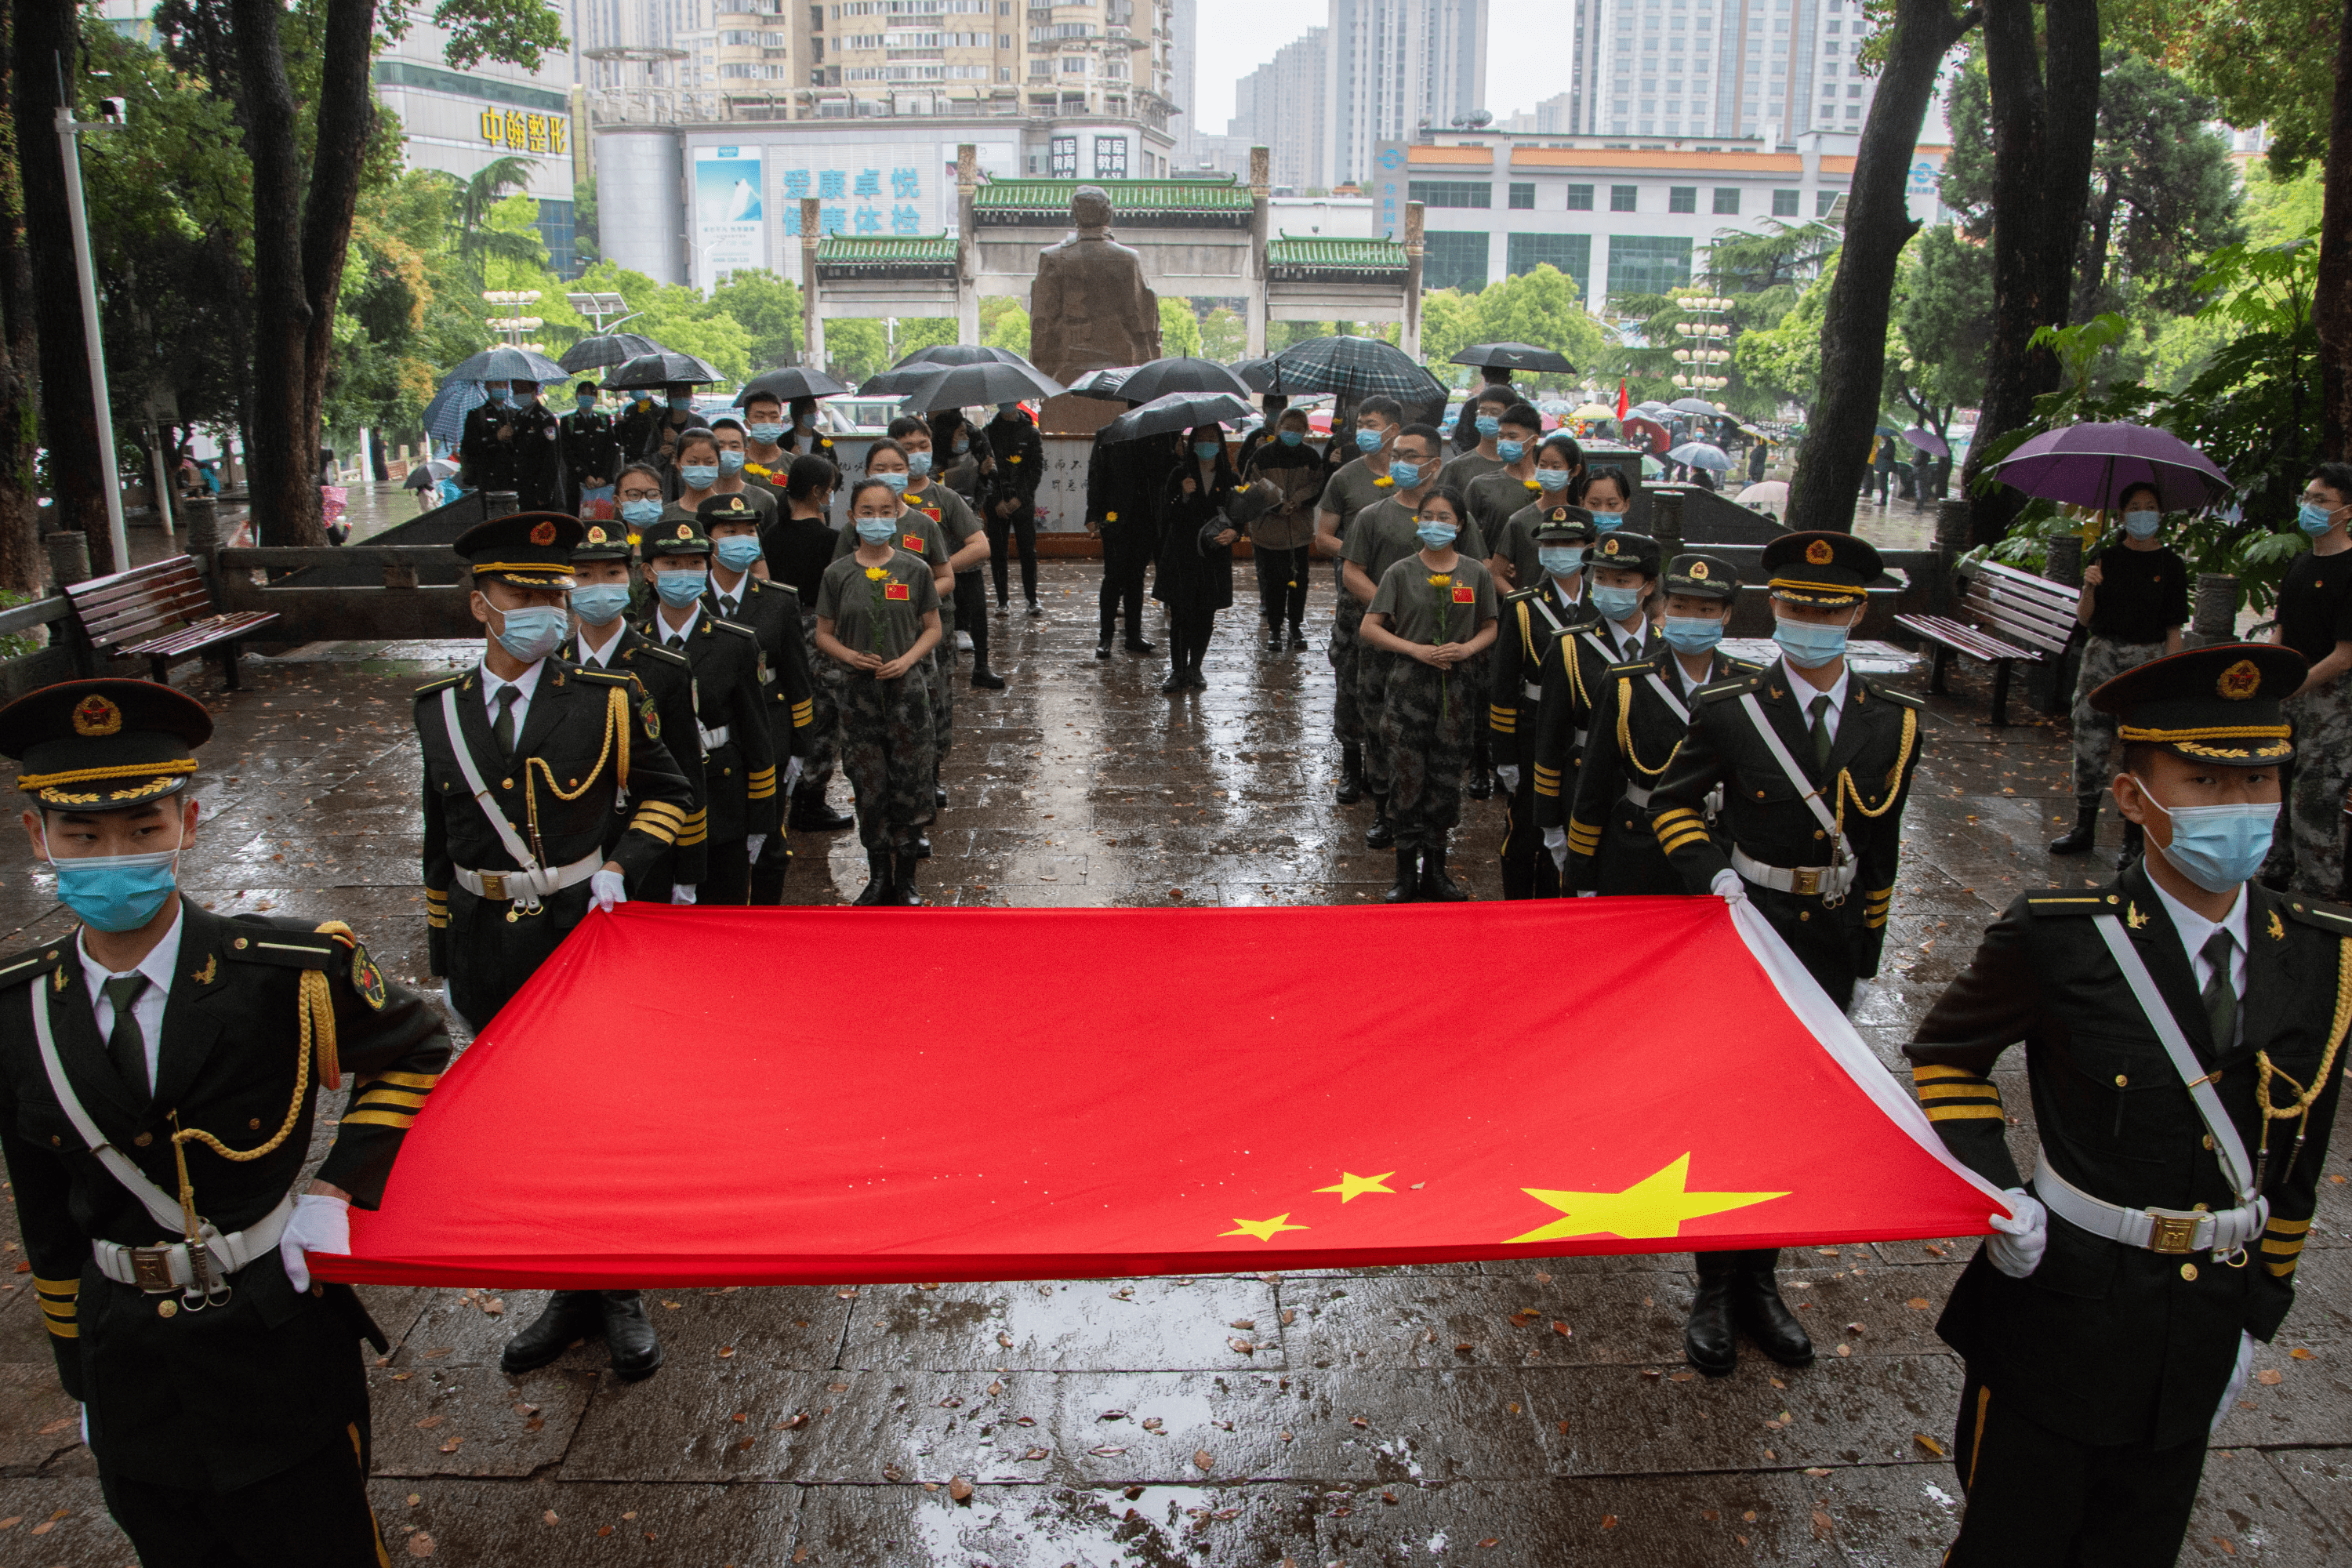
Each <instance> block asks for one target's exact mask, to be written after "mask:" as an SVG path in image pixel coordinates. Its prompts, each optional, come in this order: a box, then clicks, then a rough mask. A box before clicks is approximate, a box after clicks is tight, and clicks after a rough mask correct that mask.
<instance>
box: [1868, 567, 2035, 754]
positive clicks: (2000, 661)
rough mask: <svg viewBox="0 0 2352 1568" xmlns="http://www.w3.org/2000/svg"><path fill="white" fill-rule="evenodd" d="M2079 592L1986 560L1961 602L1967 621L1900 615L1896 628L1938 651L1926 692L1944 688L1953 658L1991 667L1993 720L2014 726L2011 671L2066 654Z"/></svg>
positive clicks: (1944, 617)
mask: <svg viewBox="0 0 2352 1568" xmlns="http://www.w3.org/2000/svg"><path fill="white" fill-rule="evenodd" d="M2079 596H2080V594H2079V590H2076V589H2074V588H2069V587H2068V586H2066V584H2063V583H2053V582H2052V581H2051V580H2050V579H2049V578H2047V577H2037V576H2035V575H2034V574H2032V573H2031V572H2020V571H2019V570H2017V568H2015V567H2014V566H2003V565H2001V564H2000V563H1999V562H1996V561H1987V562H1985V563H1982V564H1981V565H1979V566H1978V567H1977V569H1976V572H1975V574H1973V575H1972V576H1970V577H1969V591H1968V594H1967V595H1966V597H1964V598H1963V599H1962V600H1961V601H1960V614H1961V616H1964V617H1965V618H1964V619H1960V620H1954V619H1952V618H1951V617H1949V616H1895V625H1896V626H1901V627H1902V628H1903V629H1904V630H1905V631H1907V632H1909V633H1911V634H1912V635H1913V636H1914V637H1917V638H1918V639H1919V640H1920V641H1922V642H1924V643H1927V644H1928V645H1929V646H1931V647H1933V648H1934V649H1935V650H1936V652H1935V659H1934V662H1933V664H1932V665H1931V667H1930V668H1929V670H1928V675H1927V689H1928V690H1930V691H1934V692H1941V691H1942V690H1943V689H1944V671H1945V668H1946V666H1947V665H1948V663H1949V662H1950V659H1951V656H1952V655H1954V654H1956V653H1958V654H1965V655H1967V656H1968V657H1969V658H1975V659H1982V660H1983V661H1984V662H1985V663H1987V664H1990V665H1991V666H1992V721H1993V722H1994V723H1995V724H2006V723H2008V722H2009V669H2010V666H2011V665H2012V664H2020V663H2022V664H2039V663H2040V662H2041V661H2042V659H2043V658H2053V659H2054V658H2059V657H2060V656H2061V655H2063V653H2064V652H2065V651H2066V642H2067V639H2068V638H2069V637H2072V636H2073V635H2074V605H2075V602H2076V600H2077V599H2078V597H2079Z"/></svg>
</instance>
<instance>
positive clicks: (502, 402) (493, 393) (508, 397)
mask: <svg viewBox="0 0 2352 1568" xmlns="http://www.w3.org/2000/svg"><path fill="white" fill-rule="evenodd" d="M488 392H489V395H490V401H491V402H492V403H495V404H497V405H499V407H501V408H504V407H505V406H506V405H508V404H509V403H512V402H513V401H514V394H513V393H511V392H509V391H508V390H507V389H506V388H505V387H503V386H493V387H490V388H488Z"/></svg>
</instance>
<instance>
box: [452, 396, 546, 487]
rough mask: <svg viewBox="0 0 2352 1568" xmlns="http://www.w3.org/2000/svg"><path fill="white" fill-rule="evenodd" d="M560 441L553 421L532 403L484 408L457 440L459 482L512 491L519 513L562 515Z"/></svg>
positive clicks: (539, 405)
mask: <svg viewBox="0 0 2352 1568" xmlns="http://www.w3.org/2000/svg"><path fill="white" fill-rule="evenodd" d="M500 431H505V432H507V434H506V435H504V436H501V435H500V434H499V432H500ZM562 436H563V429H562V426H561V425H560V424H558V423H557V421H556V417H555V416H554V415H553V414H551V413H550V412H548V408H547V405H545V404H543V403H541V402H539V401H537V400H536V399H534V400H533V401H531V402H530V403H527V404H522V405H513V404H509V405H505V406H503V407H502V406H500V405H498V404H495V403H485V404H484V405H481V406H480V407H479V408H477V409H475V410H474V411H473V412H472V413H470V414H468V415H467V416H466V427H465V432H464V434H463V435H462V436H460V437H458V441H457V466H458V469H459V474H458V478H459V480H460V482H462V483H464V484H466V485H467V486H470V487H471V488H473V489H478V490H486V491H487V490H512V491H514V493H515V497H516V504H517V508H518V510H522V511H560V510H562V508H563V499H564V485H563V441H562Z"/></svg>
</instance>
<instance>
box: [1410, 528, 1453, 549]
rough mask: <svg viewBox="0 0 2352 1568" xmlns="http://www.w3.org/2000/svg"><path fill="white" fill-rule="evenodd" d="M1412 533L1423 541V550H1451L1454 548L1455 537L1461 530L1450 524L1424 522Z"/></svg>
mask: <svg viewBox="0 0 2352 1568" xmlns="http://www.w3.org/2000/svg"><path fill="white" fill-rule="evenodd" d="M1460 531H1461V530H1460V529H1458V528H1456V527H1454V524H1452V523H1450V522H1424V523H1422V524H1421V525H1419V526H1418V527H1416V528H1415V529H1414V530H1413V537H1415V538H1416V539H1419V540H1420V541H1421V547H1422V548H1423V550H1451V549H1453V548H1454V535H1455V534H1456V533H1459V532H1460Z"/></svg>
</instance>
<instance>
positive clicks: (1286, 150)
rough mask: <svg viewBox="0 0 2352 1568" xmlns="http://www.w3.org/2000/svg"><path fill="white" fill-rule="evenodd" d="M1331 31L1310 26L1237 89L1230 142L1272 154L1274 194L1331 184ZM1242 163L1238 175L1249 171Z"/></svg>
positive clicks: (1227, 129) (1228, 127)
mask: <svg viewBox="0 0 2352 1568" xmlns="http://www.w3.org/2000/svg"><path fill="white" fill-rule="evenodd" d="M1329 37H1330V29H1329V28H1328V27H1309V28H1308V29H1307V35H1306V37H1302V38H1298V39H1297V40H1295V41H1294V42H1291V43H1287V44H1285V45H1284V46H1283V47H1281V48H1279V49H1277V50H1276V51H1275V55H1274V58H1273V59H1272V60H1270V61H1268V62H1267V63H1266V64H1265V65H1262V66H1260V67H1258V68H1257V69H1255V70H1254V71H1252V72H1250V73H1249V75H1247V76H1245V77H1244V78H1242V79H1241V80H1239V81H1238V82H1236V83H1234V117H1233V119H1232V120H1231V121H1227V122H1226V125H1225V136H1226V139H1227V140H1228V141H1229V142H1234V143H1238V144H1239V145H1240V146H1242V147H1244V148H1247V147H1252V146H1256V147H1265V148H1267V149H1269V150H1270V151H1271V152H1272V153H1273V162H1274V168H1273V171H1272V173H1273V179H1274V185H1275V189H1276V190H1278V191H1285V190H1286V191H1289V192H1292V193H1303V192H1306V191H1310V190H1322V189H1326V188H1328V186H1329V185H1330V184H1331V178H1330V174H1329V165H1328V163H1327V162H1326V161H1325V158H1324V146H1323V131H1324V124H1323V121H1324V113H1323V94H1324V91H1325V89H1326V86H1327V83H1326V81H1325V56H1326V46H1327V44H1328V39H1329ZM1247 168H1248V164H1247V163H1246V162H1244V163H1241V164H1240V165H1239V166H1238V167H1237V168H1236V169H1235V171H1234V172H1235V173H1243V172H1246V170H1247Z"/></svg>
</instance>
